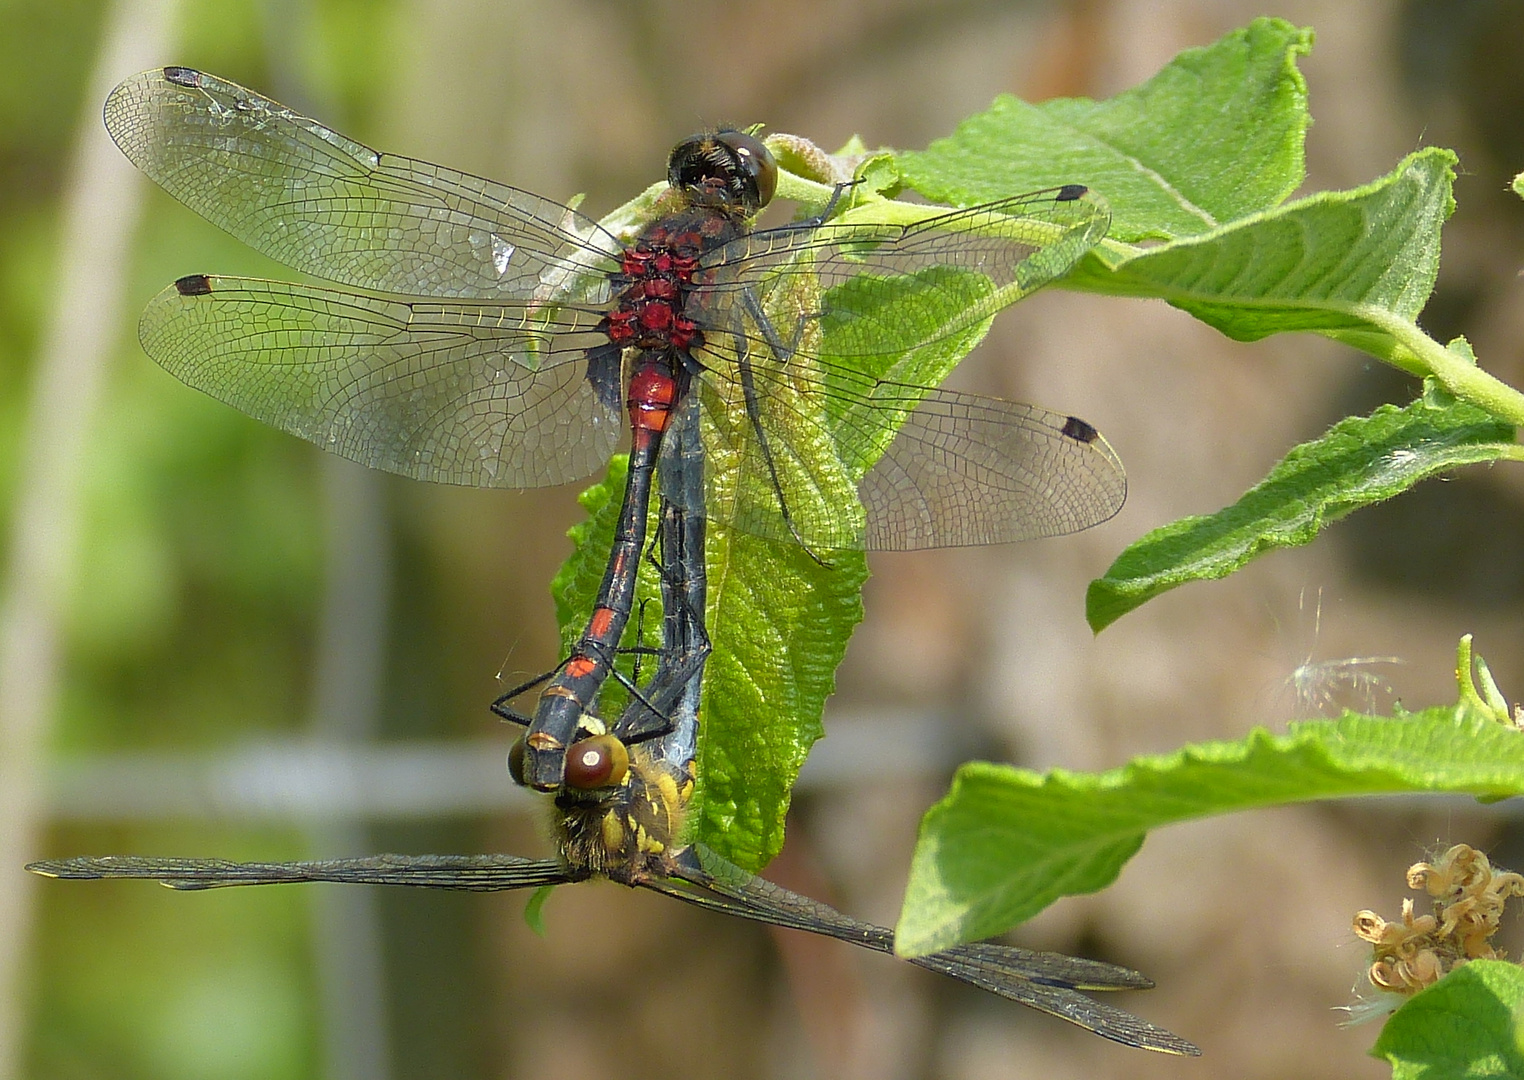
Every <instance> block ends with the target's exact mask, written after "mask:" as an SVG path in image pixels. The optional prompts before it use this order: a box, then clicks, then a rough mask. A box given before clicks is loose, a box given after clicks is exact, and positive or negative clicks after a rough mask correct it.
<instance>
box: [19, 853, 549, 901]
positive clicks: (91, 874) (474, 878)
mask: <svg viewBox="0 0 1524 1080" xmlns="http://www.w3.org/2000/svg"><path fill="white" fill-rule="evenodd" d="M27 869H28V870H30V871H31V872H32V873H34V874H40V875H42V876H43V877H50V878H66V879H70V880H95V879H100V878H144V879H148V880H151V881H159V882H162V883H163V884H165V885H168V886H169V887H170V888H172V889H181V890H197V889H217V888H223V887H225V886H230V885H279V884H285V883H290V882H300V881H334V882H345V883H352V884H362V885H412V886H416V887H419V888H427V889H465V890H471V891H482V892H495V891H498V890H501V889H526V888H538V887H540V886H543V885H560V884H564V883H566V882H570V881H575V880H578V877H577V875H574V874H572V873H571V871H570V870H569V869H568V868H567V866H566V864H565V863H563V862H561V861H560V860H559V859H523V858H519V857H518V856H515V855H371V856H367V857H364V858H358V859H331V860H327V861H321V862H284V863H258V862H249V863H239V862H230V861H229V860H227V859H175V858H161V857H158V856H153V855H93V856H92V855H85V856H78V857H76V858H71V859H45V860H43V861H41V862H34V863H30V864H29V865H28V866H27Z"/></svg>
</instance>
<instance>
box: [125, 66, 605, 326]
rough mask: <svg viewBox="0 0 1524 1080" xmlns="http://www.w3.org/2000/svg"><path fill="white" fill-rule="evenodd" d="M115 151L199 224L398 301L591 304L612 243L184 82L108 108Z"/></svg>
mask: <svg viewBox="0 0 1524 1080" xmlns="http://www.w3.org/2000/svg"><path fill="white" fill-rule="evenodd" d="M105 121H106V128H107V130H108V131H110V133H111V137H112V138H113V139H115V140H116V143H117V145H118V146H120V147H121V148H122V152H123V153H125V154H126V155H127V157H128V158H130V159H131V160H132V162H133V164H135V165H137V166H138V168H140V169H142V170H143V171H144V172H145V173H147V174H148V175H149V176H150V177H152V178H153V179H154V180H155V181H156V182H157V183H158V184H159V185H160V186H161V187H163V188H164V190H166V191H168V192H169V193H170V194H171V195H173V196H174V197H175V198H176V199H178V200H179V201H180V202H182V203H184V204H185V205H186V206H188V207H190V208H191V209H192V210H194V211H196V212H197V213H198V214H200V215H201V216H203V217H205V218H206V219H207V220H208V221H211V222H213V223H214V224H216V225H218V226H220V227H221V228H223V229H226V230H227V231H228V232H230V233H232V234H233V235H234V236H236V237H237V238H238V239H240V240H242V241H243V242H244V243H246V244H248V245H249V246H250V247H253V248H255V249H257V250H259V251H261V252H263V253H264V254H266V255H269V256H270V257H271V258H274V259H277V260H279V261H280V262H282V263H284V264H286V265H287V266H290V267H293V268H295V269H297V270H301V271H303V272H305V273H309V274H313V275H315V276H317V277H321V278H325V279H327V280H329V281H335V282H339V283H342V284H345V285H353V286H357V287H359V288H363V289H374V290H377V291H380V292H390V293H399V294H403V295H410V296H433V297H477V298H484V299H505V298H512V299H519V300H531V299H539V300H555V299H558V298H560V297H562V296H568V295H569V296H572V297H573V298H575V299H580V300H584V301H587V302H591V303H598V302H601V301H602V300H605V299H606V298H607V290H608V285H607V281H606V278H605V275H606V274H607V273H608V272H609V271H610V270H612V269H614V268H615V266H616V263H615V262H614V261H613V260H611V259H610V258H609V256H610V253H611V252H616V251H617V250H618V243H617V241H615V239H614V238H613V237H612V236H611V235H610V234H609V233H607V232H606V231H604V230H603V229H602V228H600V227H599V226H598V225H597V223H596V222H593V221H592V220H590V219H589V218H586V217H583V216H582V215H581V214H578V213H577V212H575V211H574V210H571V209H570V208H568V207H566V206H562V205H561V204H560V203H556V202H552V201H551V200H549V199H544V198H541V197H540V196H538V195H534V194H531V193H530V192H527V191H520V190H519V189H517V188H513V187H509V186H507V185H506V184H499V183H496V182H494V181H492V180H486V179H483V178H481V177H476V176H471V175H469V174H467V173H462V172H457V171H455V170H454V169H447V168H445V167H444V166H442V165H434V164H431V163H429V162H427V161H416V160H413V159H412V158H406V157H401V156H399V155H395V154H382V153H379V152H378V151H375V150H372V149H371V148H370V147H368V146H364V145H362V144H361V143H358V142H355V141H354V140H353V139H349V138H346V137H345V136H343V135H340V134H339V133H338V132H335V131H331V130H329V129H328V128H326V127H324V126H323V125H321V124H319V123H317V122H316V121H315V120H311V119H309V118H307V117H305V116H302V115H300V114H299V113H296V112H293V111H292V110H290V109H287V108H285V107H284V106H282V105H280V104H278V103H277V102H274V101H271V100H270V99H269V98H265V97H261V96H260V95H259V94H256V93H254V92H253V91H251V90H246V89H244V88H243V87H241V86H239V85H237V84H236V83H231V82H228V81H226V80H224V79H219V78H217V77H216V76H215V75H207V74H204V73H202V72H199V71H194V70H192V69H190V68H178V67H169V68H159V69H155V70H153V71H146V72H143V73H142V74H140V75H134V76H133V77H132V78H130V79H128V80H126V81H125V82H123V83H122V84H121V85H119V86H118V87H117V88H116V89H115V90H113V91H112V92H111V96H110V97H108V98H107V99H106V108H105Z"/></svg>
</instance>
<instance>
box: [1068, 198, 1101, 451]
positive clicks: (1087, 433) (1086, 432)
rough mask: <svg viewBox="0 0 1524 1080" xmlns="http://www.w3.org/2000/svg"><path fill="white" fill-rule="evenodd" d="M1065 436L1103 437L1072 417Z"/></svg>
mask: <svg viewBox="0 0 1524 1080" xmlns="http://www.w3.org/2000/svg"><path fill="white" fill-rule="evenodd" d="M1080 190H1081V191H1083V190H1084V188H1081V189H1080ZM1064 434H1065V435H1067V436H1069V438H1071V439H1073V440H1075V441H1076V442H1082V443H1093V442H1095V440H1096V439H1099V438H1100V437H1101V433H1100V432H1099V431H1096V430H1095V428H1093V427H1091V426H1090V425H1089V424H1087V423H1085V421H1083V420H1081V419H1080V418H1079V417H1077V416H1071V417H1069V419H1067V420H1065V421H1064Z"/></svg>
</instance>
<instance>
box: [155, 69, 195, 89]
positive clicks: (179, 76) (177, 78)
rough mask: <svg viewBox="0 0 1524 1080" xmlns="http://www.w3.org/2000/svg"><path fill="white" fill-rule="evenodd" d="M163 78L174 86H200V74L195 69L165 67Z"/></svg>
mask: <svg viewBox="0 0 1524 1080" xmlns="http://www.w3.org/2000/svg"><path fill="white" fill-rule="evenodd" d="M164 78H166V79H168V80H169V81H170V82H172V83H174V84H175V85H176V86H192V87H194V86H200V85H201V72H199V71H197V70H196V69H195V68H188V67H167V68H165V69H164Z"/></svg>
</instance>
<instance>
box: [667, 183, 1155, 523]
mask: <svg viewBox="0 0 1524 1080" xmlns="http://www.w3.org/2000/svg"><path fill="white" fill-rule="evenodd" d="M1108 223H1109V214H1108V212H1107V210H1106V207H1105V204H1104V203H1103V202H1102V201H1101V200H1100V199H1099V198H1098V197H1096V196H1095V195H1094V194H1093V193H1089V192H1086V191H1085V190H1084V189H1083V188H1079V187H1077V186H1076V187H1069V188H1061V189H1055V190H1053V191H1049V192H1039V193H1036V194H1034V195H1027V196H1021V197H1019V198H1015V199H1007V200H1004V201H1003V202H1000V203H993V204H990V205H988V206H982V207H975V208H973V209H970V210H961V211H955V212H952V213H948V214H942V215H939V216H936V217H932V218H929V219H927V220H925V221H922V222H919V223H917V224H914V225H906V226H900V225H882V224H863V223H857V224H853V223H850V222H848V223H834V222H830V223H826V224H822V225H814V226H791V227H786V228H783V229H774V230H768V231H764V232H759V233H755V234H752V235H749V236H745V237H742V238H740V239H739V240H736V241H735V242H733V243H731V244H729V245H727V246H726V247H724V248H722V249H720V250H719V251H718V252H716V253H714V254H713V255H712V256H711V257H708V258H706V259H705V270H704V271H703V273H702V274H700V275H699V277H700V278H702V279H703V284H704V286H705V288H706V289H707V290H708V291H707V292H705V293H703V294H702V295H701V296H700V299H699V301H698V303H697V305H696V308H697V312H696V313H697V315H698V318H699V321H700V322H701V324H703V325H704V327H705V344H704V346H703V347H702V349H701V350H700V355H701V359H702V362H703V364H704V365H705V367H706V369H707V370H706V371H705V373H704V385H703V387H702V389H701V393H702V394H703V395H704V403H705V413H706V426H707V431H708V437H709V440H710V444H711V445H712V446H713V447H714V448H715V450H716V453H715V454H714V455H712V457H711V466H710V470H711V471H710V513H711V515H712V516H715V517H718V518H720V519H722V520H726V521H728V522H731V523H733V524H735V525H736V526H738V527H739V528H742V529H744V530H745V531H748V532H752V533H756V534H758V535H762V536H768V537H772V538H775V539H782V540H787V539H789V538H790V537H792V538H794V539H797V540H799V541H801V542H803V543H804V544H806V545H807V546H809V547H811V548H819V549H831V548H869V549H879V550H882V549H890V550H905V549H911V548H921V547H941V546H956V545H963V544H986V543H1003V542H1006V541H1011V540H1022V539H1030V538H1033V537H1038V536H1052V535H1058V534H1062V533H1067V532H1073V531H1077V530H1079V529H1084V528H1088V527H1089V526H1091V525H1095V524H1097V523H1099V522H1101V521H1104V520H1106V519H1107V518H1109V517H1111V516H1112V515H1113V514H1115V513H1116V512H1117V510H1119V509H1120V508H1121V505H1122V502H1123V499H1124V498H1125V495H1126V480H1125V476H1124V473H1123V471H1122V468H1121V464H1120V462H1119V461H1118V460H1117V457H1116V455H1115V454H1114V453H1113V452H1112V451H1111V448H1110V447H1109V446H1108V445H1107V444H1106V442H1105V440H1104V439H1102V438H1101V437H1100V436H1099V434H1098V433H1097V432H1096V431H1095V429H1094V428H1093V427H1091V426H1090V425H1089V424H1087V423H1085V422H1084V421H1082V420H1078V419H1076V418H1074V417H1070V416H1066V415H1063V414H1060V413H1054V412H1050V411H1048V410H1045V409H1040V408H1037V407H1035V406H1031V405H1023V404H1019V403H1015V402H1006V401H1000V400H998V399H994V398H984V397H978V396H974V395H967V394H959V393H955V392H952V391H941V390H931V389H929V387H930V386H931V385H934V384H935V383H936V382H939V381H940V380H941V378H942V377H943V376H944V375H945V374H946V372H947V371H948V370H949V369H950V367H951V366H952V365H953V364H954V363H956V361H957V360H958V358H960V357H961V356H962V355H964V354H965V353H966V352H967V351H968V350H969V349H970V348H972V347H973V345H974V344H976V343H977V342H978V340H979V339H980V338H981V337H982V336H983V334H984V332H985V330H986V329H987V328H988V323H989V319H990V318H991V317H992V316H993V315H994V314H995V313H996V312H997V311H999V310H1000V309H1001V308H1002V307H1004V306H1005V305H1007V304H1009V303H1012V302H1013V301H1015V300H1017V299H1019V298H1020V297H1022V296H1025V295H1026V294H1027V293H1030V292H1031V291H1033V290H1034V289H1037V288H1039V287H1041V286H1042V285H1043V284H1045V283H1047V282H1048V281H1050V280H1052V279H1053V278H1054V277H1056V276H1058V275H1060V274H1062V273H1064V272H1066V271H1067V270H1068V269H1069V268H1070V267H1071V266H1073V264H1074V263H1075V261H1077V260H1078V259H1079V258H1080V257H1081V256H1082V255H1083V254H1084V253H1085V252H1086V251H1088V250H1089V249H1090V248H1091V247H1092V246H1093V245H1094V244H1095V242H1096V241H1097V240H1099V239H1100V237H1101V236H1102V235H1104V233H1105V230H1106V227H1107V225H1108Z"/></svg>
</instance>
